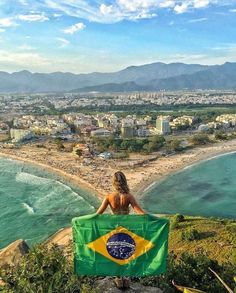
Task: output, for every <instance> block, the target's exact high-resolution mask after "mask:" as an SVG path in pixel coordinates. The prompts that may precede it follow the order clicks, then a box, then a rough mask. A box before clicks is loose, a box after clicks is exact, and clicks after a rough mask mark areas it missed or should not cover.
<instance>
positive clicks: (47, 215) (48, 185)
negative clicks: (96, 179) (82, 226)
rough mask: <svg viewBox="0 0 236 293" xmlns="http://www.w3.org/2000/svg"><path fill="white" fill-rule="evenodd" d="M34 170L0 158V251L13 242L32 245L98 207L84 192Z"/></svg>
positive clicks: (45, 173)
mask: <svg viewBox="0 0 236 293" xmlns="http://www.w3.org/2000/svg"><path fill="white" fill-rule="evenodd" d="M61 180H62V179H61V178H60V181H59V178H58V177H57V176H56V175H55V176H54V175H52V174H51V173H49V172H46V171H42V170H40V169H37V168H36V167H31V166H28V165H27V166H26V165H25V164H24V163H21V162H18V161H14V160H8V159H5V158H0V248H2V247H4V246H6V245H7V244H9V243H10V242H12V241H14V240H16V239H25V240H26V241H27V242H28V243H29V244H34V243H37V242H40V241H42V240H43V239H46V238H47V237H48V236H50V235H51V234H52V233H54V232H56V231H57V230H58V229H60V228H61V227H65V226H68V225H70V222H71V219H72V218H73V217H74V216H79V215H84V214H89V213H93V212H94V211H95V209H94V205H96V204H97V202H96V200H95V199H94V197H93V196H92V195H91V194H90V193H89V192H88V191H86V190H83V189H79V188H76V189H75V188H73V187H70V186H68V185H66V184H64V183H63V182H62V181H61Z"/></svg>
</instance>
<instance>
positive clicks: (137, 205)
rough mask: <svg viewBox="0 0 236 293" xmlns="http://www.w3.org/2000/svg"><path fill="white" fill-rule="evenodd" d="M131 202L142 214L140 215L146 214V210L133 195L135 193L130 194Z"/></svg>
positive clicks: (135, 209)
mask: <svg viewBox="0 0 236 293" xmlns="http://www.w3.org/2000/svg"><path fill="white" fill-rule="evenodd" d="M130 196H131V198H130V204H131V206H132V207H133V209H134V211H135V213H137V214H140V215H144V214H145V212H144V210H143V209H142V208H141V207H140V205H139V204H138V203H137V201H136V199H135V198H134V197H133V195H130Z"/></svg>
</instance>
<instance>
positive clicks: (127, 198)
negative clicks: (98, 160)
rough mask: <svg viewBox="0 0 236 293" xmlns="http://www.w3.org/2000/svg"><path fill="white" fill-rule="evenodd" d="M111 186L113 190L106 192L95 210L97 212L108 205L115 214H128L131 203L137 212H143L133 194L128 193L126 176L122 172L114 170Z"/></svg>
mask: <svg viewBox="0 0 236 293" xmlns="http://www.w3.org/2000/svg"><path fill="white" fill-rule="evenodd" d="M112 186H113V188H114V192H113V193H111V194H108V195H107V196H106V197H105V199H104V200H103V202H102V204H101V206H100V207H99V209H98V210H97V214H102V213H103V212H104V211H105V210H106V208H107V207H108V206H110V208H111V210H112V212H113V214H115V215H128V214H129V206H130V205H131V206H132V208H133V209H134V211H135V212H136V213H137V214H145V212H144V211H143V210H142V208H141V207H140V206H139V204H138V203H137V201H136V200H135V198H134V197H133V195H131V194H130V191H129V186H128V184H127V180H126V177H125V175H124V173H122V172H120V171H119V172H116V173H115V174H114V176H113V180H112Z"/></svg>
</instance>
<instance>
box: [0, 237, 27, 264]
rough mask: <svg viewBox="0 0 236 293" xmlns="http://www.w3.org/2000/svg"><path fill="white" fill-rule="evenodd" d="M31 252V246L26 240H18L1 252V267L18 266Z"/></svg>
mask: <svg viewBox="0 0 236 293" xmlns="http://www.w3.org/2000/svg"><path fill="white" fill-rule="evenodd" d="M28 252H29V246H28V245H27V243H26V242H25V241H24V240H21V239H19V240H16V241H15V242H13V243H11V244H10V245H8V246H7V247H5V248H4V249H2V250H0V266H2V265H4V264H8V265H16V264H18V263H19V261H20V259H21V257H22V256H24V255H25V254H27V253H28Z"/></svg>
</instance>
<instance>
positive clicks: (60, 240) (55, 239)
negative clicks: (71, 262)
mask: <svg viewBox="0 0 236 293" xmlns="http://www.w3.org/2000/svg"><path fill="white" fill-rule="evenodd" d="M44 244H45V245H47V246H49V247H50V246H52V245H54V244H55V245H57V246H59V247H60V248H61V249H62V251H63V253H64V255H66V256H69V257H70V256H72V228H70V227H68V228H62V229H60V230H59V231H57V232H56V233H55V234H53V235H52V236H51V237H50V238H48V239H47V241H46V242H44Z"/></svg>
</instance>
